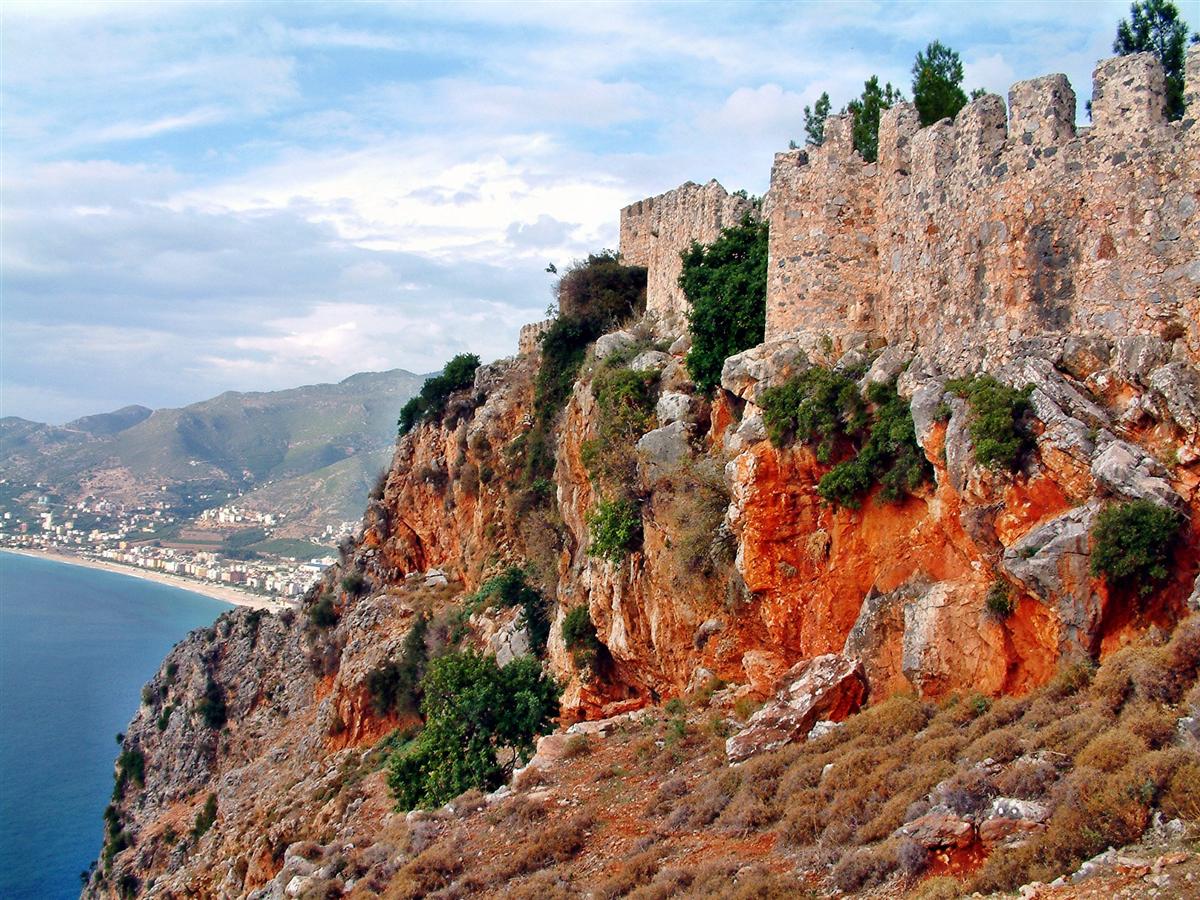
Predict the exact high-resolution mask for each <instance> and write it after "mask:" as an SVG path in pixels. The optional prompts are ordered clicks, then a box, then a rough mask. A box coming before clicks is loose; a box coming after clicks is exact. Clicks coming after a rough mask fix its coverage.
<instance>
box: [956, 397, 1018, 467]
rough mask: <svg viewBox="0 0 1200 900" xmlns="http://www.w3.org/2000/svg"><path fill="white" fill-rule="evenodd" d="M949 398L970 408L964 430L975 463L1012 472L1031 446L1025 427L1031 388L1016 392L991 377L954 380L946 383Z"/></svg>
mask: <svg viewBox="0 0 1200 900" xmlns="http://www.w3.org/2000/svg"><path fill="white" fill-rule="evenodd" d="M946 389H947V390H948V391H950V392H951V393H952V394H957V395H958V396H960V397H964V398H966V400H967V401H968V402H969V403H970V405H971V417H970V423H969V425H968V429H969V431H970V434H971V442H972V444H973V445H974V447H975V461H976V462H978V463H979V464H980V465H981V466H988V467H990V468H993V469H1002V468H1003V469H1015V468H1016V467H1017V465H1018V464H1019V463H1020V461H1021V456H1022V455H1023V454H1024V453H1025V451H1027V450H1028V449H1029V448H1030V447H1031V446H1032V445H1033V439H1032V437H1031V436H1030V434H1029V430H1028V428H1027V427H1026V425H1025V417H1026V415H1027V414H1028V413H1029V411H1030V409H1031V408H1032V407H1031V406H1030V403H1029V395H1030V394H1031V393H1032V392H1033V386H1032V385H1028V386H1026V387H1025V389H1024V390H1020V391H1018V390H1016V389H1015V388H1011V387H1009V386H1008V385H1006V384H1002V383H1001V382H999V381H997V380H996V379H995V378H993V377H992V376H991V375H976V376H975V377H973V378H956V379H953V380H951V381H949V382H947V383H946Z"/></svg>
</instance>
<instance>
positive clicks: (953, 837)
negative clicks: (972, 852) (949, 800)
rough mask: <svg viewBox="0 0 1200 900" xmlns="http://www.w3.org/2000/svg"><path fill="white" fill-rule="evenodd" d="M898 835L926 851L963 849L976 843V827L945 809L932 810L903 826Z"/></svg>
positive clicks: (936, 808)
mask: <svg viewBox="0 0 1200 900" xmlns="http://www.w3.org/2000/svg"><path fill="white" fill-rule="evenodd" d="M896 833H897V834H899V835H901V836H902V837H906V838H908V839H909V840H912V841H915V842H916V843H918V844H920V845H921V846H922V847H924V848H925V849H926V850H944V849H947V848H950V847H955V848H963V847H969V846H971V844H973V843H974V842H975V825H974V824H973V823H972V822H971V821H970V820H968V819H964V818H962V817H961V816H958V815H956V814H955V813H953V812H951V811H950V810H949V809H947V808H945V807H935V808H933V809H931V810H930V811H929V812H927V813H926V814H925V815H923V816H921V817H920V818H919V819H913V820H912V821H911V822H907V823H905V824H904V825H901V826H900V828H899V829H898V830H897V832H896Z"/></svg>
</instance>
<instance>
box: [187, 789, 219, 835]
mask: <svg viewBox="0 0 1200 900" xmlns="http://www.w3.org/2000/svg"><path fill="white" fill-rule="evenodd" d="M216 821H217V795H216V794H209V795H208V799H207V800H205V801H204V808H203V809H201V810H200V812H198V813H196V821H195V823H194V824H193V825H192V839H193V840H197V841H198V840H200V838H202V837H204V834H205V832H207V831H208V829H210V828H212V827H213V823H215V822H216Z"/></svg>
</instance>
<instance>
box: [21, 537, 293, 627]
mask: <svg viewBox="0 0 1200 900" xmlns="http://www.w3.org/2000/svg"><path fill="white" fill-rule="evenodd" d="M4 550H5V552H8V553H20V554H21V555H22V556H33V557H39V558H41V559H50V560H53V561H54V562H60V563H66V564H67V565H69V566H83V567H84V568H87V569H102V570H104V571H106V572H116V573H117V574H118V575H128V576H130V577H131V578H141V579H144V580H145V581H157V582H158V583H159V584H166V585H170V586H171V587H176V588H180V589H181V590H185V591H191V592H192V593H193V594H203V595H204V596H205V597H211V598H212V599H213V600H220V601H221V602H222V603H229V604H232V605H234V606H248V607H250V608H251V609H267V610H270V611H271V612H279V611H280V610H283V609H287V608H288V604H287V603H285V602H283V601H282V600H272V599H270V598H268V597H264V596H262V595H261V594H251V593H250V592H249V591H243V590H239V589H238V588H235V587H231V586H229V585H224V584H213V583H212V582H211V581H199V580H197V579H194V578H184V577H182V576H179V575H171V574H168V573H166V572H155V571H153V570H151V569H142V568H139V567H138V566H126V565H122V564H120V563H114V562H109V561H108V560H103V559H89V558H88V557H85V556H76V555H74V554H71V553H55V552H53V551H50V550H27V549H16V548H9V547H6V548H4Z"/></svg>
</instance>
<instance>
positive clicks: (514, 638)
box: [490, 616, 531, 666]
mask: <svg viewBox="0 0 1200 900" xmlns="http://www.w3.org/2000/svg"><path fill="white" fill-rule="evenodd" d="M521 621H522V617H521V616H517V617H516V618H514V619H513V620H512V621H511V622H509V623H508V624H507V625H505V626H504V627H503V628H501V629H499V630H498V631H497V632H496V633H495V634H494V635H492V640H491V642H490V643H491V645H492V652H493V653H495V654H496V665H498V666H506V665H508V664H509V663H510V662H512V661H513V660H514V659H516V658H517V657H520V656H528V655H529V653H530V649H531V648H530V644H529V632H528V630H526V629H525V627H524V626H523V625H520V624H519V623H520V622H521Z"/></svg>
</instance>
